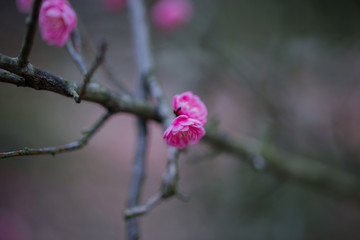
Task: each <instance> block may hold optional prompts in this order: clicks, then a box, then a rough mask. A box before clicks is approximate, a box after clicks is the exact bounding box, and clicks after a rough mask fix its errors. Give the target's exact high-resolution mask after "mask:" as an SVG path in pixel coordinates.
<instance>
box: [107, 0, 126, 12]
mask: <svg viewBox="0 0 360 240" xmlns="http://www.w3.org/2000/svg"><path fill="white" fill-rule="evenodd" d="M126 1H127V0H102V2H103V5H104V7H105V9H106V10H107V11H109V12H116V11H119V10H122V9H124V8H125V7H126Z"/></svg>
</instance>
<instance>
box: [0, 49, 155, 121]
mask: <svg viewBox="0 0 360 240" xmlns="http://www.w3.org/2000/svg"><path fill="white" fill-rule="evenodd" d="M0 69H2V71H1V72H0V73H1V74H0V82H6V83H11V84H14V85H16V86H21V87H31V88H33V89H36V90H47V91H51V92H54V93H58V94H61V95H64V96H66V97H71V98H74V99H77V98H78V94H77V91H78V89H79V86H78V85H77V84H76V83H75V82H73V81H70V80H66V79H63V78H61V77H58V76H56V75H53V74H51V73H49V72H46V71H44V70H41V69H39V68H36V67H34V66H33V65H31V64H28V67H27V69H26V70H24V71H23V70H21V68H19V66H18V65H17V62H16V58H10V57H8V56H6V55H3V54H1V53H0ZM84 100H86V101H89V102H94V103H97V104H100V105H102V106H103V107H104V108H106V109H108V110H109V111H110V112H113V113H117V112H127V113H133V114H135V115H137V116H142V117H144V118H146V119H153V120H155V121H160V120H161V119H160V116H159V114H158V111H157V109H155V108H154V107H153V106H152V105H151V104H149V103H147V102H144V101H139V100H136V99H134V98H132V97H130V96H128V95H121V94H118V93H115V92H112V91H110V90H109V89H106V88H105V87H103V86H102V85H100V84H99V83H90V84H89V85H88V86H87V87H86V91H85V95H84Z"/></svg>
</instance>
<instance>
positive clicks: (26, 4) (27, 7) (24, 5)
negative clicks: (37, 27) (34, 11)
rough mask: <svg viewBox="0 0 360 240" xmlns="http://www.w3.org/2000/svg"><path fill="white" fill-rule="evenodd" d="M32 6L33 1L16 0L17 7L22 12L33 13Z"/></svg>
mask: <svg viewBox="0 0 360 240" xmlns="http://www.w3.org/2000/svg"><path fill="white" fill-rule="evenodd" d="M32 4H33V0H16V5H17V8H18V9H19V11H20V12H24V13H29V12H31V7H32Z"/></svg>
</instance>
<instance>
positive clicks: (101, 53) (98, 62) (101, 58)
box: [76, 42, 107, 103]
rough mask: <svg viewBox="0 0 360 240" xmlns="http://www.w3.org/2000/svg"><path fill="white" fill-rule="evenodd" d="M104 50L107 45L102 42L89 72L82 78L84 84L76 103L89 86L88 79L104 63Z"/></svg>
mask: <svg viewBox="0 0 360 240" xmlns="http://www.w3.org/2000/svg"><path fill="white" fill-rule="evenodd" d="M106 49H107V44H106V43H105V42H102V43H101V45H100V48H99V51H98V54H97V56H96V58H95V60H94V62H93V64H92V65H91V67H90V69H89V71H88V72H87V73H86V74H85V76H84V82H83V85H82V87H81V90H80V94H79V98H78V99H77V101H76V102H77V103H80V102H81V100H82V98H83V96H84V94H85V90H86V87H87V85H88V84H89V82H90V79H91V78H92V76H93V75H94V73H95V71H96V69H97V68H98V67H99V66H100V65H101V64H102V63H103V62H104V59H105V53H106Z"/></svg>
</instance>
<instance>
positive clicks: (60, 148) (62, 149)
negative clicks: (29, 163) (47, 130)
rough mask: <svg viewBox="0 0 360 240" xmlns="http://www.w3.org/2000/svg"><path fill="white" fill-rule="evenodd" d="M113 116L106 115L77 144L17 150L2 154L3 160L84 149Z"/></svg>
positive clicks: (0, 154)
mask: <svg viewBox="0 0 360 240" xmlns="http://www.w3.org/2000/svg"><path fill="white" fill-rule="evenodd" d="M111 115H112V113H110V112H107V113H105V114H104V115H103V116H102V117H101V118H100V119H99V120H98V121H96V123H95V124H94V125H93V126H92V127H91V128H90V129H89V130H87V131H86V132H85V133H84V135H83V136H82V138H80V139H79V140H77V141H75V142H71V143H68V144H65V145H62V146H55V147H45V148H27V147H26V148H24V149H22V150H17V151H13V152H6V153H0V159H1V158H9V157H19V156H24V155H40V154H51V155H55V154H58V153H63V152H68V151H73V150H76V149H79V148H82V147H84V146H85V145H86V144H87V142H88V141H89V139H90V138H91V137H92V136H93V135H94V134H95V133H96V132H97V131H98V130H99V128H100V127H101V126H102V125H103V124H104V123H105V122H106V120H107V119H109V117H110V116H111Z"/></svg>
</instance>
